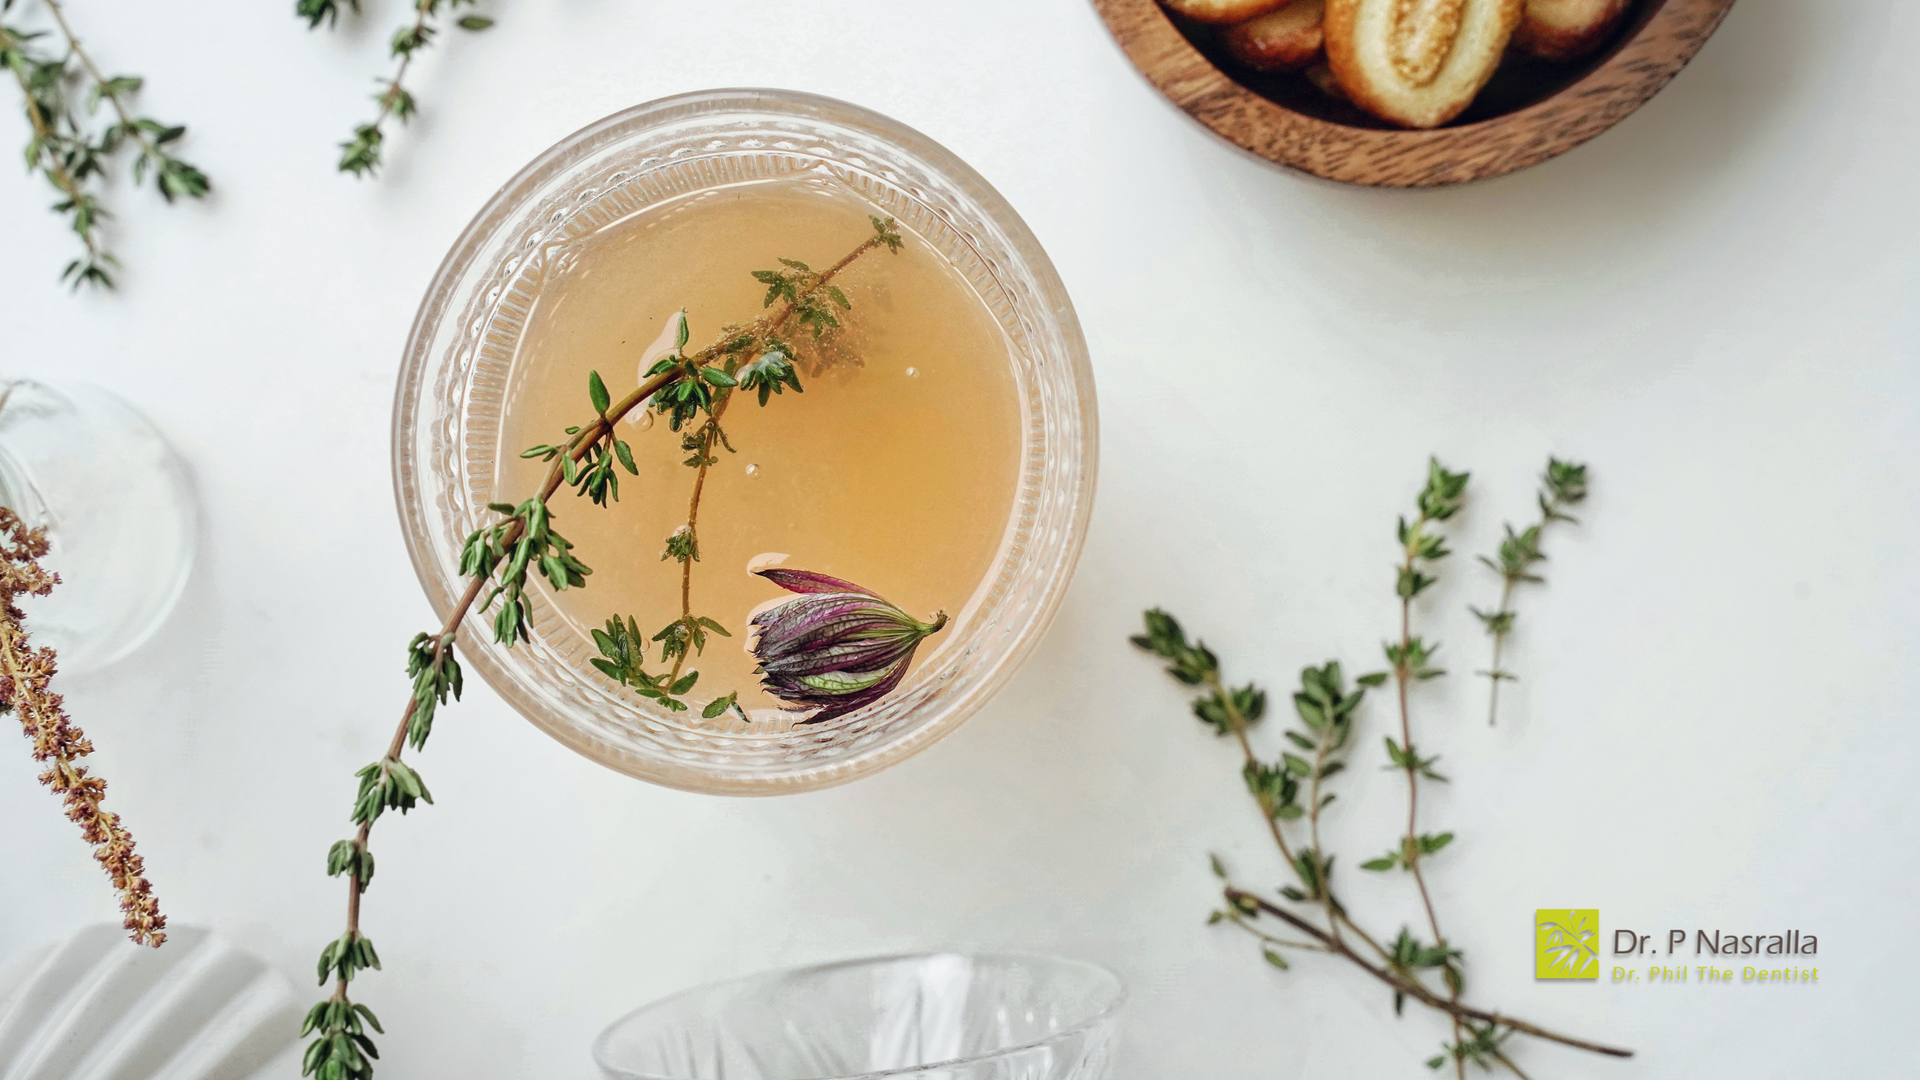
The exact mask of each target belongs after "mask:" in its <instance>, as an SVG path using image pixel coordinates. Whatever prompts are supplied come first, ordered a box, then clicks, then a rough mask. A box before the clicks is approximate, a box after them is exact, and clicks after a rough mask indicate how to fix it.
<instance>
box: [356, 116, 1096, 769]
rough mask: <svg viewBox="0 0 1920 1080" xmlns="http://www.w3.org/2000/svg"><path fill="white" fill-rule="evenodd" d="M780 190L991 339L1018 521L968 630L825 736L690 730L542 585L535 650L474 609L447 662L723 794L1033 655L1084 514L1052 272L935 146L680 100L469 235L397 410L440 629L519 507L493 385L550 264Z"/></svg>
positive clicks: (399, 477)
mask: <svg viewBox="0 0 1920 1080" xmlns="http://www.w3.org/2000/svg"><path fill="white" fill-rule="evenodd" d="M796 178H807V179H809V180H813V181H819V182H830V183H833V184H836V185H839V186H841V187H843V188H845V189H847V190H851V191H853V192H855V193H857V194H858V195H859V196H860V197H861V198H863V199H864V200H866V201H867V202H869V203H871V204H872V205H873V206H874V207H875V208H876V210H877V212H879V213H882V214H888V215H892V216H893V217H894V218H895V219H896V220H897V221H899V222H900V223H901V224H902V225H904V226H906V227H907V228H908V229H909V230H911V231H912V233H914V234H915V235H916V236H918V237H920V238H921V239H923V240H924V241H925V242H926V243H927V244H929V245H930V246H931V247H932V248H933V249H934V250H935V251H936V252H937V253H938V254H939V255H940V256H941V257H942V258H944V259H946V260H947V261H948V263H949V264H950V265H951V266H952V267H953V269H954V270H955V272H956V273H958V274H959V275H960V276H961V277H962V278H963V279H964V280H965V281H966V282H967V283H968V285H969V286H970V287H971V288H972V289H973V290H974V291H975V292H976V293H977V294H978V296H979V297H980V298H981V300H982V301H983V302H984V304H985V306H986V308H987V310H988V311H989V312H990V313H991V314H992V316H993V317H994V319H995V320H996V321H997V322H998V323H999V324H1000V327H1001V329H1002V330H1003V332H1004V333H1005V335H1006V340H1007V342H1008V345H1009V349H1008V353H1009V364H1010V367H1011V374H1012V376H1013V383H1014V386H1015V390H1016V393H1017V395H1018V398H1019V401H1020V408H1021V418H1020V420H1021V423H1020V429H1019V437H1020V440H1021V459H1020V473H1019V476H1018V478H1017V481H1016V487H1015V493H1014V500H1013V507H1012V513H1011V516H1010V519H1009V521H1008V523H1007V529H1006V534H1005V540H1004V541H1003V543H1002V546H1001V551H1000V553H999V555H998V556H997V557H996V560H995V563H994V565H993V566H992V568H991V569H990V570H989V571H988V574H987V577H986V580H985V581H984V582H983V584H982V587H981V589H980V591H979V592H978V594H977V595H976V598H975V603H976V604H977V606H976V607H975V608H974V609H973V611H972V613H971V614H970V615H969V617H968V618H967V620H966V625H965V627H964V629H962V630H960V631H958V632H957V633H955V634H954V636H952V637H950V638H948V639H947V640H945V641H942V642H940V643H939V648H938V650H937V652H935V653H933V654H931V655H929V656H927V657H925V658H924V659H923V660H922V661H921V662H920V663H919V664H917V665H916V667H915V668H914V670H913V671H912V672H911V673H910V674H909V676H908V678H907V680H906V682H905V683H903V684H902V685H901V687H900V688H899V689H898V690H896V691H894V692H893V693H892V694H890V695H889V696H888V697H887V698H886V699H884V700H882V701H880V702H878V703H876V704H874V705H871V706H868V707H867V708H864V709H860V710H858V711H856V712H853V713H850V714H848V715H846V716H842V717H838V718H836V719H834V720H832V721H829V722H826V723H822V724H819V725H812V726H805V725H795V724H794V723H793V722H792V721H791V719H788V720H786V721H784V722H781V721H769V720H761V719H755V720H752V721H736V720H734V719H732V718H730V717H727V716H722V717H719V718H716V719H714V720H710V721H703V720H702V719H701V718H700V716H699V714H698V712H697V711H696V712H694V713H679V714H673V713H668V712H665V711H664V710H661V709H659V708H656V707H654V706H651V705H649V704H648V703H647V702H645V701H644V700H643V699H642V698H640V697H639V696H638V695H636V694H634V693H633V692H632V691H631V690H627V689H625V688H623V687H621V686H619V685H617V684H615V683H614V682H612V681H611V680H609V679H606V678H604V677H600V676H598V675H597V674H596V673H595V672H594V671H593V670H592V669H591V668H590V667H589V666H588V663H587V661H588V660H589V659H590V658H591V657H592V656H593V655H594V650H593V644H592V642H590V641H587V640H585V639H584V638H583V637H582V636H581V635H580V634H578V633H577V632H576V631H574V630H573V629H572V628H570V627H569V626H567V625H566V624H565V622H564V621H563V620H562V619H561V618H560V617H559V616H558V615H557V614H556V613H555V612H554V611H553V609H552V606H551V605H550V604H547V603H544V602H543V599H542V597H541V596H540V594H539V593H538V592H537V591H536V593H535V600H534V604H533V613H532V615H533V617H532V633H533V638H532V640H530V641H524V642H521V643H520V644H518V645H516V646H514V647H512V648H508V647H506V646H503V645H500V644H498V643H496V642H494V640H493V635H492V633H491V632H490V626H489V623H490V620H489V619H488V617H486V616H484V615H481V614H478V613H474V614H471V615H469V617H468V619H467V621H466V625H465V628H464V629H463V631H462V633H461V634H460V638H459V649H460V652H461V658H462V660H463V662H465V663H466V664H467V665H468V666H469V667H470V668H471V669H473V670H476V671H478V672H479V673H480V674H481V675H482V676H483V677H484V678H485V679H486V680H487V682H488V683H489V684H490V685H492V686H493V688H494V689H495V690H497V691H498V692H499V693H500V695H501V696H502V697H504V698H506V699H507V701H508V702H510V703H511V704H512V705H513V706H514V707H515V708H516V709H518V710H519V711H520V713H521V714H522V715H524V716H526V717H527V718H528V719H529V720H531V721H533V723H534V724H536V725H538V726H539V727H540V728H541V729H542V730H544V731H546V732H547V733H548V734H549V735H552V736H553V737H554V738H556V739H558V740H560V741H561V742H563V743H565V744H566V745H568V746H570V747H572V748H573V749H575V750H577V751H579V752H580V753H582V754H585V755H586V756H588V757H591V758H593V759H594V760H596V761H599V762H601V763H602V764H605V765H607V766H609V767H611V768H614V769H618V770H620V771H621V772H625V773H627V774H629V775H632V776H637V777H640V778H641V779H644V780H651V781H653V782H655V783H659V784H666V785H669V786H671V787H679V788H686V789H689V790H694V791H708V792H718V793H726V794H738V795H765V794H778V793H783V792H789V791H802V790H806V789H809V788H817V787H823V786H826V785H829V784H836V783H842V782H844V781H847V780H851V779H853V778H854V777H856V776H859V775H861V774H863V773H867V772H871V771H873V770H874V769H878V768H882V767H884V766H886V765H888V764H891V763H893V762H896V761H899V760H901V759H902V758H904V757H906V756H908V755H909V754H912V753H914V752H916V751H918V750H920V749H922V748H924V747H926V746H927V745H929V744H931V743H932V742H933V741H934V740H936V739H938V738H940V737H941V736H943V735H945V734H947V733H948V732H950V731H952V730H953V729H954V728H955V727H957V726H958V725H959V724H960V723H961V722H962V721H964V720H965V719H966V718H967V717H969V716H971V715H972V714H973V713H974V712H976V711H977V710H978V709H979V708H980V706H981V705H982V704H983V703H984V702H985V701H986V700H987V699H988V698H989V697H991V696H992V695H993V693H994V692H995V691H996V690H998V689H999V688H1000V687H1001V686H1002V685H1004V684H1005V682H1006V681H1007V679H1008V678H1010V677H1011V676H1012V674H1013V672H1014V670H1015V669H1016V668H1017V667H1018V666H1019V665H1020V663H1021V662H1022V661H1023V660H1025V659H1026V657H1027V656H1028V654H1029V653H1031V652H1032V651H1033V647H1034V646H1035V645H1036V644H1037V643H1038V642H1039V639H1040V636H1041V634H1042V633H1043V632H1044V631H1045V629H1046V626H1047V624H1048V622H1050V621H1051V620H1052V618H1053V614H1054V612H1055V611H1056V610H1057V609H1058V607H1059V604H1060V599H1061V597H1062V595H1063V594H1064V593H1065V591H1066V587H1067V582H1068V579H1069V578H1070V577H1071V576H1072V573H1073V567H1074V563H1075V562H1076V561H1077V559H1078V558H1079V554H1080V547H1081V543H1082V541H1083V540H1084V538H1085V536H1086V531H1087V521H1088V517H1089V514H1090V511H1091V507H1092V503H1093V483H1094V475H1095V471H1096V470H1095V450H1096V445H1097V433H1096V426H1095V406H1094V394H1093V374H1092V370H1091V367H1090V365H1089V363H1088V359H1087V349H1086V342H1085V340H1084V339H1083V338H1082V336H1081V333H1080V326H1079V323H1078V321H1077V320H1076V319H1075V317H1074V313H1073V305H1072V303H1071V302H1070V301H1069V300H1068V298H1067V293H1066V289H1065V287H1064V286H1063V285H1062V284H1061V282H1060V278H1059V275H1058V274H1056V273H1055V272H1054V269H1053V265H1052V263H1050V262H1049V261H1048V260H1047V256H1046V253H1045V252H1043V251H1042V250H1041V249H1040V245H1039V242H1038V241H1036V240H1035V239H1034V237H1033V234H1032V233H1031V232H1029V231H1028V229H1027V227H1026V225H1025V224H1024V223H1023V222H1021V220H1020V218H1019V215H1017V214H1015V213H1014V212H1013V209H1012V208H1011V207H1010V206H1008V205H1007V203H1006V201H1005V200H1004V199H1002V198H1001V197H1000V195H999V194H998V193H997V192H995V191H994V190H993V188H992V187H990V186H988V184H987V182H986V181H985V180H983V179H981V178H980V176H979V175H978V174H976V173H975V172H974V171H973V170H972V169H970V168H968V167H967V166H966V164H965V163H963V162H962V161H960V159H958V158H956V157H954V156H953V154H951V153H949V152H948V151H947V150H946V149H944V148H943V147H941V146H939V145H938V144H937V143H935V142H933V141H932V140H930V139H928V138H927V137H926V136H924V135H921V134H920V133H918V132H916V131H914V130H912V129H911V128H908V127H905V126H903V125H901V124H899V123H896V122H894V121H892V120H889V119H887V118H886V117H884V116H880V115H878V114H876V113H872V112H868V111H867V110H865V109H860V108H857V107H855V106H852V105H848V104H846V103H844V102H839V101H834V100H832V99H830V98H822V97H815V96H812V95H809V94H798V93H791V92H787V91H775V90H714V91H707V92H703V93H698V94H687V95H682V96H680V97H674V98H666V99H663V100H661V101H656V102H651V103H649V104H646V105H640V106H636V107H635V108H632V109H629V110H627V111H625V112H622V113H618V114H616V115H613V116H610V117H608V118H606V119H605V120H602V121H600V122H599V123H596V124H594V125H592V126H590V127H588V128H585V129H583V130H581V131H579V132H577V133H575V134H573V135H571V136H569V137H568V138H566V139H565V140H563V141H561V142H560V143H559V144H558V145H556V146H554V147H553V148H552V149H551V150H548V151H547V152H546V153H544V154H542V155H541V156H540V157H539V158H538V159H536V160H535V161H534V162H533V163H532V164H530V165H528V166H527V167H526V168H525V169H524V170H522V171H521V173H520V174H519V175H518V176H516V177H514V178H513V179H512V180H510V181H508V182H507V184H506V185H505V186H504V187H503V188H501V190H500V192H499V193H498V194H497V195H495V196H494V198H493V200H492V201H491V202H489V203H488V204H487V206H486V207H485V208H484V209H483V210H481V212H480V214H479V216H478V217H476V218H475V219H474V220H473V222H472V224H470V225H468V226H467V230H466V232H465V233H464V234H462V236H461V237H460V239H459V241H458V242H457V243H456V244H455V245H454V248H453V250H452V251H451V252H450V253H449V254H448V255H447V258H446V261H445V262H444V263H443V264H442V265H441V267H440V271H439V273H438V274H437V275H436V276H435V278H434V281H433V284H432V286H431V287H430V288H429V289H428V291H427V296H426V298H425V300H424V301H422V304H421V307H420V313H419V315H418V316H417V318H416V319H415V321H414V326H413V332H412V336H411V337H410V338H409V340H408V343H407V351H406V356H405V359H404V362H403V364H402V367H401V372H400V385H399V390H398V393H397V395H396V398H395V402H394V429H393V469H394V488H395V494H396V498H397V500H398V502H399V507H400V517H401V523H402V525H403V527H404V529H405V532H406V537H407V547H408V551H409V552H410V554H411V555H412V556H413V564H414V569H415V571H416V572H417V573H418V574H419V576H420V582H421V585H422V586H423V587H424V588H425V590H426V593H427V597H428V599H429V600H430V601H431V602H432V604H433V607H434V610H435V611H436V612H437V613H439V615H440V616H441V617H442V618H444V617H445V616H446V615H447V613H449V612H451V611H452V610H453V608H454V606H455V604H456V603H457V602H458V601H459V598H460V597H461V595H462V594H463V593H464V592H465V591H466V589H467V585H468V581H467V579H466V578H463V577H462V576H461V575H460V551H461V547H462V545H463V544H464V542H465V540H466V538H467V537H468V536H469V535H470V534H471V533H472V532H473V531H474V530H475V529H477V528H480V527H482V526H485V525H490V524H492V523H493V521H494V520H496V518H497V516H498V515H497V514H495V513H494V512H493V511H490V510H488V509H487V505H488V503H490V502H505V503H511V504H518V503H519V502H520V501H521V500H523V499H525V498H526V497H527V495H528V494H529V493H528V492H524V491H495V490H494V483H495V462H496V461H497V460H498V459H499V458H500V457H502V456H505V455H512V454H517V453H519V451H520V450H521V449H522V448H521V447H517V446H505V445H502V423H501V418H502V415H503V413H504V411H505V408H506V402H505V400H504V396H505V388H506V387H508V386H509V385H511V379H510V375H511V373H512V371H513V364H514V360H515V357H516V355H518V354H519V352H520V349H521V336H522V334H523V333H524V332H525V331H526V327H527V319H528V315H529V312H530V311H532V310H533V309H534V307H535V306H536V304H537V303H541V302H551V300H550V299H549V300H545V301H543V300H542V289H543V288H544V287H545V283H546V281H547V280H548V272H549V270H550V269H551V268H553V267H555V266H563V265H566V264H567V263H568V262H569V261H570V260H571V259H572V258H573V255H574V252H575V251H576V250H577V248H578V246H579V245H581V244H583V243H585V242H587V241H588V240H589V239H590V238H591V237H592V236H593V235H594V234H595V233H596V232H597V231H599V230H601V229H603V228H605V227H607V226H608V225H609V224H610V223H613V222H617V221H622V220H625V219H627V218H629V217H631V216H632V215H636V214H640V213H643V212H645V211H646V210H647V209H648V208H649V207H653V206H656V205H659V204H662V203H664V202H667V201H669V200H673V199H678V198H683V197H686V196H688V195H691V194H694V193H698V192H701V191H707V190H711V189H714V188H718V187H723V186H731V185H738V184H752V183H758V182H764V181H778V180H788V179H796ZM620 392H621V391H620V389H618V388H616V389H615V394H616V396H617V395H618V394H619V393H620ZM626 494H627V496H628V497H629V498H633V497H639V496H638V493H635V492H633V491H632V489H631V488H629V489H628V490H627V492H626ZM570 512H571V511H570ZM649 557H651V553H649ZM591 587H592V586H591V584H589V586H588V588H589V589H591ZM534 588H535V589H536V590H538V589H542V588H544V586H541V585H538V584H537V583H536V585H535V586H534Z"/></svg>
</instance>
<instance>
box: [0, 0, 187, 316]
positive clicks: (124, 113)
mask: <svg viewBox="0 0 1920 1080" xmlns="http://www.w3.org/2000/svg"><path fill="white" fill-rule="evenodd" d="M41 3H42V4H44V5H45V6H46V9H47V12H48V14H49V15H51V16H52V19H53V27H54V30H53V31H44V30H43V31H33V30H28V29H26V28H25V27H24V26H22V25H21V24H19V23H16V22H11V21H8V20H7V18H6V17H7V16H11V15H13V13H14V0H0V67H5V68H6V69H7V70H9V71H11V72H12V73H13V78H14V82H15V83H16V84H17V85H18V86H19V87H20V94H21V97H22V99H23V111H24V112H25V114H26V119H27V128H28V133H29V134H28V139H27V146H26V150H25V152H24V156H25V158H26V162H27V168H28V170H29V171H32V172H36V173H39V174H40V175H41V176H42V177H43V178H44V179H45V180H46V181H47V183H48V184H50V185H52V187H53V189H54V190H55V191H56V192H58V193H59V194H58V199H57V201H56V202H55V203H54V204H53V210H54V212H55V213H58V214H64V215H66V216H67V218H68V225H69V227H71V228H72V229H73V232H74V235H76V236H77V237H79V239H80V245H81V249H82V250H81V253H80V255H79V256H78V257H76V258H75V259H73V260H72V261H71V262H69V263H68V264H67V265H66V268H65V269H64V270H62V271H61V272H60V280H61V281H63V282H69V283H70V284H71V285H72V286H73V288H75V289H78V288H79V287H80V286H82V285H91V286H96V287H99V288H112V287H113V270H114V269H115V268H118V267H119V265H120V260H119V259H117V258H115V257H114V255H113V253H112V252H110V251H108V250H107V248H106V242H105V240H104V238H103V237H102V236H101V234H100V233H101V222H102V221H104V220H105V219H106V218H107V217H108V216H109V215H108V214H107V211H106V210H105V209H104V208H102V206H101V205H100V198H99V188H100V184H101V182H102V181H104V180H105V179H106V178H107V177H108V176H109V174H110V173H111V171H112V169H113V161H114V159H115V157H116V156H118V154H119V152H120V151H121V150H122V149H123V148H124V147H127V146H132V147H133V148H134V151H135V155H134V159H133V166H132V169H131V173H132V177H133V182H134V183H135V184H136V185H138V184H141V183H144V182H145V181H146V178H147V175H148V174H149V173H151V174H152V175H153V186H154V189H155V190H157V191H158V192H159V193H160V196H161V198H164V199H165V200H166V201H167V202H169V203H171V202H173V200H174V199H175V198H176V197H185V198H189V199H198V198H202V197H204V196H205V195H206V194H207V192H208V191H209V190H210V189H211V184H210V183H209V182H208V180H207V177H206V174H205V173H203V172H201V171H200V170H199V169H197V168H195V167H193V166H192V165H189V164H187V163H186V162H185V161H182V160H181V159H180V158H178V157H176V156H175V155H174V152H173V144H174V143H176V142H178V141H179V140H180V139H181V138H182V137H184V136H185V135H186V133H187V129H186V128H185V127H184V126H183V125H178V124H165V123H161V122H160V121H158V120H155V119H153V118H152V117H150V116H140V115H137V114H136V113H135V111H134V108H133V103H132V98H133V95H134V94H135V93H137V92H138V91H139V90H140V87H141V86H142V84H143V80H142V79H141V78H140V77H139V76H137V75H107V74H106V73H105V72H104V70H103V69H102V68H101V67H100V66H99V65H98V64H96V63H95V62H94V59H93V57H92V55H90V54H89V53H88V52H87V50H86V49H85V48H84V47H83V46H82V45H81V43H80V38H79V35H77V34H75V33H74V31H73V27H72V25H71V24H70V23H69V22H68V21H67V16H66V12H65V10H64V9H63V8H62V7H61V5H60V3H59V0H41ZM53 34H57V36H58V39H59V43H60V44H62V45H64V47H65V51H64V53H63V54H61V55H59V56H51V55H48V54H47V53H46V52H43V51H42V48H41V45H40V44H39V42H40V39H42V38H46V37H49V36H51V35H53ZM76 95H79V98H76ZM81 101H84V104H82V103H81ZM102 104H105V105H107V106H109V109H110V112H111V117H110V119H109V120H108V122H107V123H106V124H105V125H104V126H102V127H99V128H97V129H96V128H94V127H92V126H91V124H90V122H89V119H88V118H90V117H92V116H93V115H94V114H96V113H98V112H99V109H100V106H101V105H102Z"/></svg>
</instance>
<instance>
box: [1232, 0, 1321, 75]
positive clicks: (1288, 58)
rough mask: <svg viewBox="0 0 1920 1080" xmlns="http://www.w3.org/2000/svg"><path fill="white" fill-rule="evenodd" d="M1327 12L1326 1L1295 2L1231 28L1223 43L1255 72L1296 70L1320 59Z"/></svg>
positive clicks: (1301, 0)
mask: <svg viewBox="0 0 1920 1080" xmlns="http://www.w3.org/2000/svg"><path fill="white" fill-rule="evenodd" d="M1326 12H1327V2H1326V0H1293V2H1292V3H1290V4H1288V5H1287V6H1286V7H1283V8H1281V9H1280V10H1279V11H1274V12H1269V13H1268V14H1265V15H1262V16H1260V17H1259V18H1257V19H1249V20H1247V21H1246V22H1243V23H1240V24H1238V25H1235V26H1229V27H1227V29H1226V31H1225V32H1224V33H1222V34H1221V35H1220V40H1221V42H1222V43H1224V44H1225V45H1226V47H1227V52H1229V53H1231V54H1232V55H1233V58H1234V59H1235V60H1238V61H1240V62H1241V63H1243V64H1245V65H1247V66H1248V67H1250V68H1252V69H1254V70H1255V71H1292V70H1294V69H1296V68H1303V67H1306V66H1307V65H1308V64H1311V63H1313V62H1314V61H1315V60H1318V59H1320V47H1321V45H1322V44H1324V42H1325V40H1326V35H1324V34H1322V33H1321V32H1320V20H1321V18H1322V17H1323V16H1325V15H1326Z"/></svg>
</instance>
